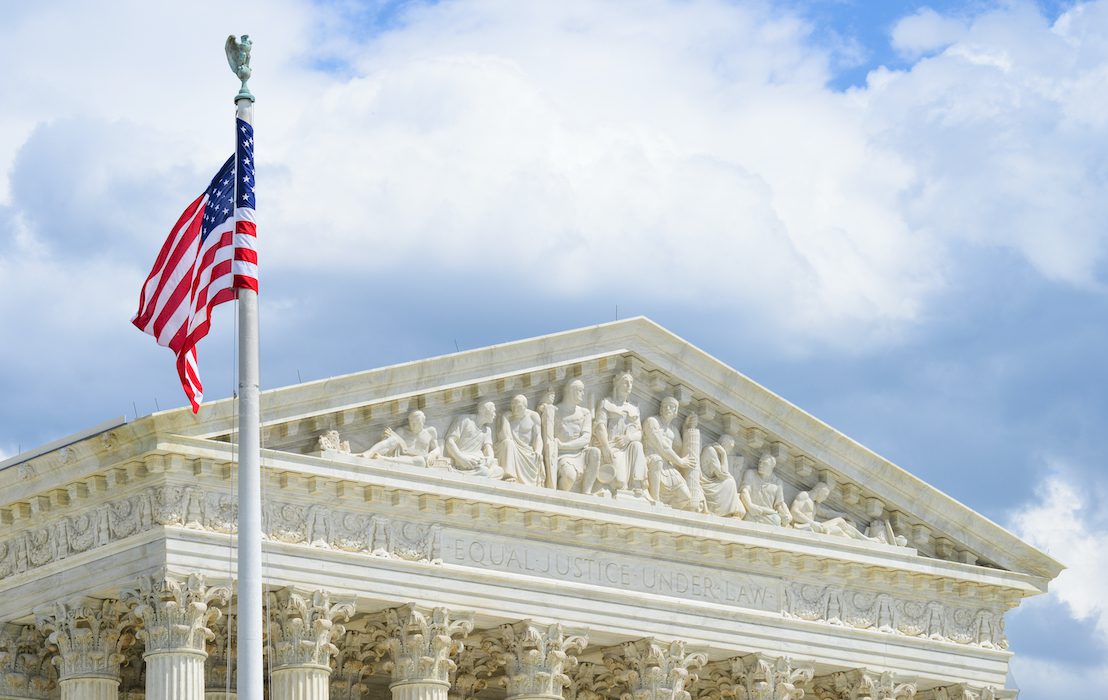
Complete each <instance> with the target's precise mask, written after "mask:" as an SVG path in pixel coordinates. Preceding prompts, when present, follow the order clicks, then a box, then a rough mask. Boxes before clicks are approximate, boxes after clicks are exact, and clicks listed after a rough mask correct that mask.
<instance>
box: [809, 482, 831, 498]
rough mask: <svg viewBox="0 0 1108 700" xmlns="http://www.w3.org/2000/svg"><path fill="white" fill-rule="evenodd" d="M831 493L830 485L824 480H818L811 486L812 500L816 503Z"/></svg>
mask: <svg viewBox="0 0 1108 700" xmlns="http://www.w3.org/2000/svg"><path fill="white" fill-rule="evenodd" d="M830 495H831V487H830V486H828V485H827V484H826V483H825V482H822V481H821V482H819V483H818V484H816V485H815V486H813V487H812V500H813V501H815V502H816V503H823V502H824V501H826V500H827V497H828V496H830Z"/></svg>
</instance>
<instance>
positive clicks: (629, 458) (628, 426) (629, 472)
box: [587, 372, 647, 496]
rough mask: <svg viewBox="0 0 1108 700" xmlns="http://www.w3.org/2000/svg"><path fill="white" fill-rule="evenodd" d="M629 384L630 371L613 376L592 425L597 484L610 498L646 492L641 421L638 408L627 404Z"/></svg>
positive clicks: (630, 386) (630, 384)
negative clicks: (597, 460)
mask: <svg viewBox="0 0 1108 700" xmlns="http://www.w3.org/2000/svg"><path fill="white" fill-rule="evenodd" d="M633 384H634V378H633V377H632V376H631V373H630V372H620V373H619V374H617V375H616V376H615V378H614V379H613V380H612V395H611V396H609V397H608V398H606V399H604V400H603V401H601V402H600V406H599V407H598V408H597V410H596V421H595V422H594V424H593V441H594V442H595V443H596V446H597V447H598V448H599V449H600V467H599V469H598V470H597V478H596V480H597V484H598V486H599V487H600V488H603V489H605V490H607V491H609V492H610V493H611V494H612V495H613V496H614V495H615V494H616V493H618V492H619V491H622V490H624V489H628V488H630V489H632V490H633V491H635V492H636V493H637V494H643V495H645V493H646V487H647V484H646V455H645V454H644V453H643V447H642V419H641V418H640V416H639V407H638V406H636V405H635V404H633V403H632V402H631V389H632V386H633ZM587 493H591V491H590V492H587Z"/></svg>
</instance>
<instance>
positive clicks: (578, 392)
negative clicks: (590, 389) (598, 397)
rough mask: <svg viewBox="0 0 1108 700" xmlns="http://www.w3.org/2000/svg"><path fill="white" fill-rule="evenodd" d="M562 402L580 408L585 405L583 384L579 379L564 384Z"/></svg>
mask: <svg viewBox="0 0 1108 700" xmlns="http://www.w3.org/2000/svg"><path fill="white" fill-rule="evenodd" d="M562 401H565V402H567V403H571V404H573V405H574V406H580V405H581V404H583V403H585V383H584V382H583V381H581V380H580V379H574V380H573V381H571V382H570V383H569V384H566V388H565V392H564V393H563V394H562Z"/></svg>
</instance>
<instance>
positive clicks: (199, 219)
mask: <svg viewBox="0 0 1108 700" xmlns="http://www.w3.org/2000/svg"><path fill="white" fill-rule="evenodd" d="M238 126H239V129H238V136H239V139H238V140H239V143H238V149H237V153H236V155H235V156H232V157H231V158H229V159H228V160H227V162H226V163H225V164H224V165H223V167H222V168H221V169H220V171H219V172H218V173H216V176H215V177H214V178H213V179H212V182H211V184H210V185H209V186H208V189H207V190H205V191H204V193H203V194H201V195H200V196H199V197H197V198H196V199H195V200H194V201H193V202H192V203H191V204H189V205H188V207H187V208H185V211H184V213H182V214H181V217H180V218H179V219H178V220H177V223H176V224H174V226H173V228H172V229H171V230H170V232H169V237H168V238H166V241H165V243H164V244H162V248H161V250H160V251H159V252H158V257H157V259H156V260H155V261H154V267H153V269H152V270H151V271H150V275H149V276H148V277H147V278H146V282H145V283H144V284H143V286H142V290H141V292H140V293H139V308H138V313H136V314H135V317H134V318H133V319H131V322H132V323H133V324H134V325H135V326H136V327H138V329H139V330H141V331H142V332H144V333H149V334H150V335H152V336H154V339H155V340H157V342H158V345H164V346H166V347H168V348H169V349H170V350H172V351H173V353H174V354H175V355H176V356H177V374H178V375H179V376H180V378H181V386H182V388H183V389H184V391H185V395H186V396H187V397H188V400H189V403H190V404H192V410H193V413H195V412H197V411H198V410H199V409H200V402H201V401H202V400H203V398H204V387H203V384H202V383H201V381H200V371H199V367H198V365H197V357H196V344H197V343H198V342H199V341H200V339H201V338H203V337H204V336H205V335H207V334H208V329H209V328H210V326H211V314H212V309H213V308H214V307H215V306H217V305H219V304H222V303H223V302H226V301H231V300H232V299H234V298H235V294H236V290H237V289H240V288H245V289H252V290H254V291H255V292H256V291H258V254H257V246H256V241H257V230H256V227H255V221H254V157H253V146H254V133H253V129H252V128H250V125H249V124H247V123H246V122H244V121H242V120H238Z"/></svg>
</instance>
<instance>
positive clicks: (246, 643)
mask: <svg viewBox="0 0 1108 700" xmlns="http://www.w3.org/2000/svg"><path fill="white" fill-rule="evenodd" d="M250 45H251V44H250V38H249V37H248V36H243V37H242V40H241V41H238V42H236V41H235V38H234V37H230V38H228V39H227V46H226V49H227V58H228V61H230V63H231V69H232V70H234V71H235V74H236V75H237V76H238V77H239V79H240V80H241V81H242V88H241V89H240V90H239V93H238V95H236V96H235V108H236V109H235V112H236V115H237V116H238V118H239V119H242V120H243V121H245V122H247V123H251V124H252V123H253V121H254V96H253V95H252V94H250V90H249V89H247V87H246V81H247V79H248V78H249V77H250ZM236 59H237V60H236ZM236 143H237V141H236ZM238 322H239V323H238V325H239V336H238V345H239V356H238V372H239V382H238V394H239V426H238V428H239V469H238V477H239V529H238V569H239V570H238V574H239V576H238V579H239V584H238V654H237V658H238V685H237V691H238V700H262V688H263V680H264V679H263V671H262V493H261V471H262V470H261V408H260V404H261V401H260V398H259V384H260V379H259V371H258V364H259V362H258V294H257V292H255V291H254V290H252V289H242V288H240V289H239V290H238Z"/></svg>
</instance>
